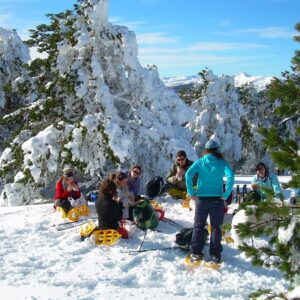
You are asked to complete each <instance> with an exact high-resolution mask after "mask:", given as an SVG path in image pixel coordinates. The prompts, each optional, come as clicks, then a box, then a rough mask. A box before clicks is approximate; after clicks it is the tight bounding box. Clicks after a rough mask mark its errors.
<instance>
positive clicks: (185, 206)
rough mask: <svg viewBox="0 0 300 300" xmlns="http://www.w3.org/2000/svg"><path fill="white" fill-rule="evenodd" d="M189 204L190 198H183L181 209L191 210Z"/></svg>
mask: <svg viewBox="0 0 300 300" xmlns="http://www.w3.org/2000/svg"><path fill="white" fill-rule="evenodd" d="M190 202H191V198H190V197H185V198H184V199H183V200H182V207H183V208H188V209H190V210H192V208H191V206H190Z"/></svg>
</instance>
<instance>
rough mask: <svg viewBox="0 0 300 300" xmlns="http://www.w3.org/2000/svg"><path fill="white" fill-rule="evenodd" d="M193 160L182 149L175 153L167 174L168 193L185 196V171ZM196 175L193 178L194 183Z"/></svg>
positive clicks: (174, 195)
mask: <svg viewBox="0 0 300 300" xmlns="http://www.w3.org/2000/svg"><path fill="white" fill-rule="evenodd" d="M192 164H193V161H191V160H189V159H188V158H187V155H186V152H185V151H184V150H179V151H178V152H177V153H176V159H175V162H174V163H173V164H172V165H171V167H170V169H169V172H168V174H167V183H168V190H167V191H168V193H169V194H170V195H171V196H172V197H174V198H185V196H186V183H185V173H186V171H187V170H188V169H189V167H190V166H191V165H192ZM196 182H197V177H195V179H194V183H195V184H196Z"/></svg>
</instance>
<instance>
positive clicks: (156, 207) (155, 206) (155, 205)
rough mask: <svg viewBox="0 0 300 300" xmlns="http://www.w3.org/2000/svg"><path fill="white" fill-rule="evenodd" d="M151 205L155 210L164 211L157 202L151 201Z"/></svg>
mask: <svg viewBox="0 0 300 300" xmlns="http://www.w3.org/2000/svg"><path fill="white" fill-rule="evenodd" d="M150 204H151V205H152V207H153V208H154V209H162V206H161V205H160V204H159V203H158V202H157V201H156V200H150Z"/></svg>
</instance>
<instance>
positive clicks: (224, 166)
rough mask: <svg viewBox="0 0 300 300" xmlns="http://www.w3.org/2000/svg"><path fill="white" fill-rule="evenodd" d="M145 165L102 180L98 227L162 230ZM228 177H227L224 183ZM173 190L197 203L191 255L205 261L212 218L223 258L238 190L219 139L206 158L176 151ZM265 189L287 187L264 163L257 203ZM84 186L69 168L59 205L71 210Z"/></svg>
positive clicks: (213, 249)
mask: <svg viewBox="0 0 300 300" xmlns="http://www.w3.org/2000/svg"><path fill="white" fill-rule="evenodd" d="M141 172H142V168H141V167H140V166H138V165H136V166H134V167H133V168H132V169H131V170H130V171H129V172H127V173H126V172H117V173H113V174H111V175H110V176H109V177H108V178H107V179H105V180H103V181H101V182H100V186H99V196H98V199H97V201H96V204H95V207H96V210H97V213H98V229H115V230H118V231H119V232H120V233H121V235H122V236H123V237H126V232H124V230H123V228H122V226H120V221H121V220H122V219H123V220H124V219H128V220H132V221H134V222H135V223H136V224H137V225H138V226H139V227H140V228H142V229H148V228H156V227H157V226H158V216H157V214H156V213H155V210H154V208H153V207H152V206H151V204H150V203H149V202H148V201H147V200H146V199H145V198H143V197H141V196H140V189H141V180H140V175H141ZM223 177H226V182H225V183H224V180H223ZM166 179H167V185H168V189H167V191H168V192H169V193H170V195H171V196H175V197H179V198H180V197H181V198H183V197H189V198H190V199H191V200H193V201H195V217H194V230H193V235H192V241H191V245H190V254H189V256H190V259H191V260H192V261H197V260H201V259H202V257H203V254H202V251H203V247H204V245H205V239H204V238H203V237H204V235H205V234H206V231H205V226H206V225H207V218H208V216H209V218H210V225H211V237H210V248H209V254H210V256H211V260H212V261H213V262H217V263H218V262H220V260H221V253H222V245H221V240H222V231H221V226H222V224H223V218H224V211H225V207H226V205H227V203H226V200H227V199H228V196H229V195H230V194H231V193H232V189H233V185H234V173H233V170H232V168H231V167H230V165H229V164H228V162H227V161H226V160H225V159H224V158H223V155H222V154H221V152H220V146H219V144H218V143H217V142H216V141H215V140H208V141H207V143H206V144H205V150H204V151H203V153H202V154H201V156H200V158H199V159H198V160H197V161H195V162H193V161H191V160H189V159H188V157H187V154H186V152H185V151H183V150H180V151H178V152H177V153H176V159H175V161H174V163H173V164H172V165H171V167H170V169H169V172H168V174H167V177H166ZM263 188H272V189H273V191H274V193H275V195H276V196H277V197H281V195H282V190H281V187H280V184H279V181H278V178H277V176H276V175H275V174H270V173H269V171H268V168H267V166H266V165H265V164H264V163H262V162H260V163H259V164H258V165H257V166H256V174H255V176H254V177H253V180H252V190H253V194H254V197H255V200H256V201H261V200H264V199H266V197H267V195H266V193H265V190H264V189H263ZM79 197H80V189H79V186H78V183H77V182H76V180H75V178H74V174H73V172H72V171H71V170H66V171H65V172H64V174H63V176H62V177H61V178H60V179H59V180H58V182H57V184H56V194H55V199H56V200H55V204H56V206H60V207H62V208H64V209H65V210H69V209H70V208H71V203H69V202H68V199H70V198H73V199H76V198H79Z"/></svg>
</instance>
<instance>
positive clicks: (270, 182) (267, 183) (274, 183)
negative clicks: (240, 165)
mask: <svg viewBox="0 0 300 300" xmlns="http://www.w3.org/2000/svg"><path fill="white" fill-rule="evenodd" d="M251 184H258V185H259V186H260V187H265V188H269V189H273V191H274V194H275V196H277V197H278V196H279V195H280V194H282V189H281V187H280V183H279V181H278V177H277V176H276V175H275V174H270V175H269V176H268V177H267V179H266V180H263V179H261V178H259V177H258V176H257V175H254V177H253V178H252V182H251ZM257 192H258V193H259V194H260V196H261V198H262V199H266V198H267V195H266V193H265V192H264V191H263V190H261V189H258V190H257Z"/></svg>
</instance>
